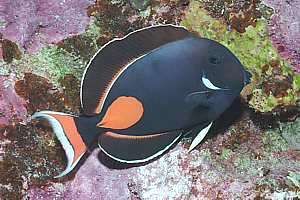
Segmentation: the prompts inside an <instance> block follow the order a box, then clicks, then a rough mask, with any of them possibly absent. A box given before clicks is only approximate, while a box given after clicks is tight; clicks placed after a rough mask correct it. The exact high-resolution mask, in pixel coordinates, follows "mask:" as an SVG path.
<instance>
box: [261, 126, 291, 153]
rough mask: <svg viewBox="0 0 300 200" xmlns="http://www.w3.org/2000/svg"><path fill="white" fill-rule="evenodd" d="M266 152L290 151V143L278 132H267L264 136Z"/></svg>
mask: <svg viewBox="0 0 300 200" xmlns="http://www.w3.org/2000/svg"><path fill="white" fill-rule="evenodd" d="M262 142H263V145H264V150H265V152H281V151H286V150H287V149H288V143H287V142H286V141H285V140H284V138H283V137H282V136H281V134H280V133H278V132H277V131H276V130H275V131H273V130H269V131H266V132H265V133H264V134H263V136H262Z"/></svg>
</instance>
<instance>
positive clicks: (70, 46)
mask: <svg viewBox="0 0 300 200" xmlns="http://www.w3.org/2000/svg"><path fill="white" fill-rule="evenodd" d="M100 33H101V29H100V26H99V24H98V21H97V20H96V19H95V18H92V20H91V22H90V24H89V26H88V27H87V29H86V31H85V32H84V33H83V34H81V35H77V36H74V37H71V38H68V39H65V40H64V41H63V42H61V43H59V44H58V46H59V47H61V48H63V49H64V50H66V51H67V52H69V53H71V54H72V55H75V56H77V57H80V58H81V59H82V60H84V61H89V60H90V59H91V58H92V57H93V55H94V54H95V53H96V51H97V50H98V49H99V48H100V46H99V45H98V43H97V39H98V37H99V35H100Z"/></svg>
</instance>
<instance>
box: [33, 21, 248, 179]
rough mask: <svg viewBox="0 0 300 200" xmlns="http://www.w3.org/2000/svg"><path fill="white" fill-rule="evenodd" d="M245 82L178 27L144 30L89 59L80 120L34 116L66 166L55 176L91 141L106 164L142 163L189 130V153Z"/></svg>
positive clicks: (219, 50) (215, 51)
mask: <svg viewBox="0 0 300 200" xmlns="http://www.w3.org/2000/svg"><path fill="white" fill-rule="evenodd" d="M249 79H250V74H249V73H248V72H247V71H245V70H244V68H243V66H242V65H241V63H240V62H239V60H238V59H237V58H236V57H235V56H234V55H233V54H232V53H231V52H230V51H229V50H228V49H227V48H226V47H224V46H222V45H221V44H219V43H217V42H215V41H212V40H209V39H205V38H199V37H197V36H195V35H193V34H191V33H189V32H188V31H187V30H185V29H184V28H182V27H175V26H170V25H167V26H157V27H151V28H147V29H142V30H139V31H136V32H135V33H132V34H130V35H128V36H127V37H125V38H123V39H119V40H115V41H113V42H110V43H109V44H108V45H106V46H105V47H103V48H102V49H101V50H100V51H99V52H98V53H97V54H96V55H95V56H94V58H93V59H92V60H91V62H90V63H89V65H88V67H87V69H86V71H85V74H84V77H83V80H82V87H81V102H82V108H83V115H82V116H80V117H74V116H69V115H64V114H61V113H54V112H51V111H42V112H38V113H36V114H35V115H34V116H33V117H35V118H46V119H48V120H49V121H50V122H51V124H52V126H53V128H54V132H55V133H56V135H57V136H58V138H59V140H60V141H61V142H62V144H63V147H64V149H65V150H66V154H67V157H68V161H69V162H68V166H67V169H66V170H65V171H64V172H63V173H62V174H61V175H60V176H62V175H65V174H67V173H68V172H69V171H71V170H72V169H73V168H74V166H75V165H76V163H77V162H78V160H79V159H80V157H81V156H82V155H83V154H84V152H85V151H86V148H87V146H88V145H89V144H90V143H91V142H92V141H93V140H94V139H95V138H97V137H98V140H99V147H100V148H101V150H102V151H103V152H104V153H106V154H107V155H108V156H110V157H111V158H113V159H115V160H117V161H120V162H126V163H138V162H145V161H148V160H150V159H152V158H154V157H156V156H158V155H160V154H162V153H163V152H165V151H166V150H167V149H168V148H169V147H170V146H172V144H174V143H175V142H176V141H178V139H179V138H180V137H183V136H187V135H189V134H190V131H186V130H193V128H196V129H197V130H198V129H199V134H198V135H197V134H196V136H195V138H194V140H193V143H192V145H191V149H193V148H194V147H195V146H196V145H197V144H199V142H200V141H201V140H202V139H203V138H204V136H205V135H206V134H207V132H208V131H209V128H210V127H211V125H212V122H213V121H214V120H216V119H217V118H218V117H219V116H220V114H222V113H223V112H224V110H225V109H226V108H228V107H229V106H230V105H231V103H232V102H233V101H234V99H235V98H236V97H237V96H238V95H239V93H240V91H241V90H242V88H243V87H244V85H245V84H247V83H248V82H249ZM70 131H71V132H72V131H73V132H72V133H69V132H70Z"/></svg>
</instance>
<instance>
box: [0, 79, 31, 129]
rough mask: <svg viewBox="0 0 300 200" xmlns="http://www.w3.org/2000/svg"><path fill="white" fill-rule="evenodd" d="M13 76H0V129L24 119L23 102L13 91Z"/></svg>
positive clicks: (24, 109)
mask: <svg viewBox="0 0 300 200" xmlns="http://www.w3.org/2000/svg"><path fill="white" fill-rule="evenodd" d="M14 83H15V80H14V77H13V76H0V127H1V126H5V125H8V124H11V123H13V122H16V121H24V120H25V119H26V114H27V111H26V108H25V101H24V100H23V99H22V98H20V97H19V96H18V95H17V94H16V92H15V89H14Z"/></svg>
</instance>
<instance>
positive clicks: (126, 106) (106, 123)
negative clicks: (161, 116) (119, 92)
mask: <svg viewBox="0 0 300 200" xmlns="http://www.w3.org/2000/svg"><path fill="white" fill-rule="evenodd" d="M143 113H144V108H143V104H142V103H141V102H140V101H139V100H138V99H136V98H135V97H126V96H121V97H118V98H117V99H116V100H115V101H114V102H113V103H112V104H111V105H110V106H109V107H108V109H107V111H106V113H105V115H104V117H103V119H102V120H101V121H100V122H99V123H98V124H97V126H98V127H103V128H112V129H126V128H129V127H131V126H133V125H134V124H136V123H137V122H138V121H139V120H140V119H141V118H142V116H143Z"/></svg>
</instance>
